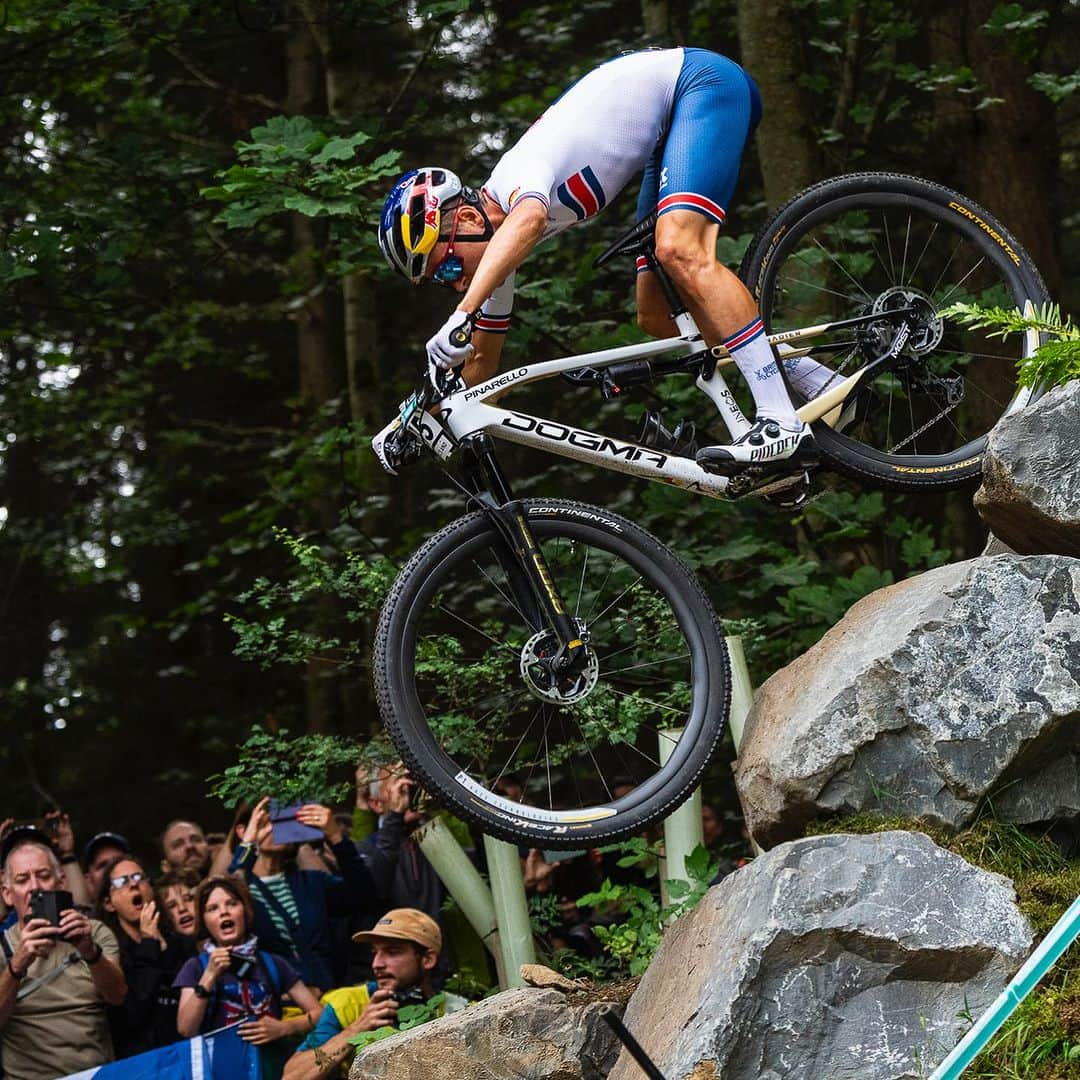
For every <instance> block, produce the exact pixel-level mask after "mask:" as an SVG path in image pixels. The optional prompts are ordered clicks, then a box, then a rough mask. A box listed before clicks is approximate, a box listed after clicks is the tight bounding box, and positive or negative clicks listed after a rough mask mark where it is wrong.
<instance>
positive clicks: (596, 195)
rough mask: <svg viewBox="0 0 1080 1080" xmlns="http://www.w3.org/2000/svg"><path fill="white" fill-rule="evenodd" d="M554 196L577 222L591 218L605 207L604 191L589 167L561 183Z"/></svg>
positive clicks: (605, 197)
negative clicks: (574, 216) (572, 214)
mask: <svg viewBox="0 0 1080 1080" xmlns="http://www.w3.org/2000/svg"><path fill="white" fill-rule="evenodd" d="M555 194H556V195H557V196H558V199H559V202H561V203H562V204H563V206H565V207H567V208H568V209H570V210H572V211H573V212H574V214H575V215H576V216H577V219H578V221H584V220H585V219H586V218H589V217H592V216H593V214H596V213H599V212H600V211H601V210H602V209H603V208H604V207H605V206H606V205H607V196H606V195H605V194H604V189H603V188H602V187H601V186H600V181H599V180H597V179H596V173H594V172H593V171H592V168H591V166H589V165H586V166H585V168H584V169H581V170H580V171H579V172H576V173H574V175H573V176H570V177H568V178H567V179H566V180H565V181H563V183H561V184H560V185H559V186H558V188H556V190H555Z"/></svg>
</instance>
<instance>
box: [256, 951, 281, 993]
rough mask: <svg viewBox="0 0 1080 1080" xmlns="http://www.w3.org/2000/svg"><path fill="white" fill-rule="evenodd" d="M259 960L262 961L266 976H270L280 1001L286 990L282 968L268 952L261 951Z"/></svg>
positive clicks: (271, 983)
mask: <svg viewBox="0 0 1080 1080" xmlns="http://www.w3.org/2000/svg"><path fill="white" fill-rule="evenodd" d="M259 960H260V961H262V966H263V967H264V968H265V969H266V974H267V975H269V976H270V986H271V988H272V989H273V991H274V993H275V994H276V995H277V997H278V1000H279V1001H280V1000H281V995H282V993H283V992H284V990H285V989H286V988H285V987H283V986H282V985H281V968H279V967H278V966H277V961H276V960H275V959H274V957H273V956H272V955H271V954H270V953H268V952H263V951H262V949H260V950H259Z"/></svg>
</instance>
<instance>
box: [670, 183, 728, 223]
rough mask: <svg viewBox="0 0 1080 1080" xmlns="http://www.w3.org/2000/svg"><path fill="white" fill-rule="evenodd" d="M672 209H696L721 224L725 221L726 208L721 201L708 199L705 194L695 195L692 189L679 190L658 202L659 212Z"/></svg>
mask: <svg viewBox="0 0 1080 1080" xmlns="http://www.w3.org/2000/svg"><path fill="white" fill-rule="evenodd" d="M672 210H694V211H696V212H697V213H699V214H704V215H705V216H706V217H707V218H712V220H713V221H715V222H717V223H719V224H721V225H722V224H723V223H724V216H725V215H724V208H723V207H722V206H720V205H719V203H714V202H713V201H712V199H707V198H705V196H704V195H695V194H694V193H693V192H692V191H679V192H676V193H674V194H672V195H665V196H664V197H663V198H662V199H661V200H660V201H659V202H658V203H657V204H656V211H657V213H658V214H666V213H669V212H670V211H672Z"/></svg>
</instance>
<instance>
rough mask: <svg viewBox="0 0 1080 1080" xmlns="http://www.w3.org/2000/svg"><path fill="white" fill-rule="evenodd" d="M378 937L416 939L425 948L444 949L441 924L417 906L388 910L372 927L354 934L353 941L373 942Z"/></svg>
mask: <svg viewBox="0 0 1080 1080" xmlns="http://www.w3.org/2000/svg"><path fill="white" fill-rule="evenodd" d="M376 938H398V939H399V940H401V941H415V942H416V944H417V945H422V946H423V947H424V948H425V949H431V950H433V951H434V952H439V951H440V950H441V949H442V932H441V931H440V930H439V924H438V923H437V922H436V921H435V920H434V919H433V918H431V916H430V915H425V914H424V913H423V912H422V911H417V910H416V908H411V907H401V908H394V909H393V911H388V912H387V913H386V914H385V915H384V916H383V917H382V918H381V919H379V921H378V922H377V923H376V924H375V925H374V926H373V927H372V928H371V929H370V930H363V931H361V932H360V933H359V934H353V938H352V939H353V941H363V942H366V943H367V944H369V945H370V944H371V942H372V941H374V940H375V939H376Z"/></svg>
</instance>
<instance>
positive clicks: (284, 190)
mask: <svg viewBox="0 0 1080 1080" xmlns="http://www.w3.org/2000/svg"><path fill="white" fill-rule="evenodd" d="M336 130H337V126H336V125H333V124H332V123H331V122H329V121H326V122H324V123H323V125H322V126H321V127H317V126H316V125H315V123H314V122H313V121H312V120H311V119H309V118H308V117H306V116H275V117H272V118H271V119H269V120H268V121H267V122H266V123H265V124H262V125H260V126H259V127H256V128H253V129H252V132H251V141H250V142H238V143H237V144H236V147H235V150H236V157H237V161H238V163H237V164H236V165H231V166H230V167H229V168H228V169H225V170H223V171H222V172H219V173H218V174H217V177H218V179H219V180H221V181H222V183H220V184H218V185H216V186H213V187H206V188H203V189H202V191H201V192H200V194H201V195H202V196H203V198H205V199H212V200H214V201H215V202H220V203H223V204H224V209H222V210H221V211H220V212H219V213H218V215H217V217H216V218H215V219H214V220H215V221H220V222H221V223H222V224H224V225H225V226H227V227H228V228H230V229H250V228H253V227H254V226H256V225H258V224H259V223H260V222H262V221H264V220H265V219H267V218H271V217H274V216H276V215H278V214H282V213H285V212H287V211H290V210H292V211H295V212H297V213H300V214H304V215H305V216H307V217H312V218H318V217H328V218H332V219H334V222H335V224H334V230H333V243H332V246H333V248H334V252H335V253H336V256H337V261H336V263H335V265H334V270H335V272H336V273H339V274H342V273H349V272H351V271H353V270H356V269H359V268H360V267H361V266H363V265H364V264H365V262H366V260H368V259H369V258H370V257H371V255H372V254H373V251H374V248H373V245H374V242H375V241H374V225H375V222H376V220H377V214H378V207H379V205H380V204H381V200H382V196H383V195H384V194H385V193H384V192H382V190H381V187H377V186H376V182H377V181H382V180H384V179H385V178H386V177H389V176H393V175H395V174H396V173H397V172H398V171H399V170H398V161H399V159H400V157H401V154H400V152H399V151H397V150H388V151H385V152H384V153H381V154H379V155H377V156H376V157H374V158H373V159H372V160H370V161H357V160H355V159H356V157H357V153H358V150H359V148H360V147H362V146H364V145H365V144H366V143H368V142H370V141H371V136H370V135H369V134H368V133H367V132H365V131H355V132H353V133H351V134H344V133H337V134H336V133H335V131H336Z"/></svg>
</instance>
